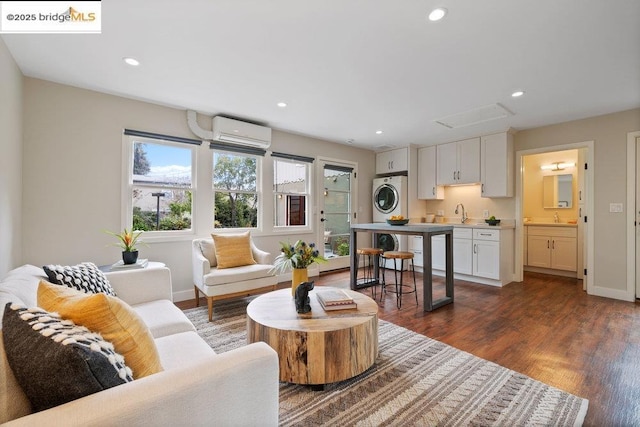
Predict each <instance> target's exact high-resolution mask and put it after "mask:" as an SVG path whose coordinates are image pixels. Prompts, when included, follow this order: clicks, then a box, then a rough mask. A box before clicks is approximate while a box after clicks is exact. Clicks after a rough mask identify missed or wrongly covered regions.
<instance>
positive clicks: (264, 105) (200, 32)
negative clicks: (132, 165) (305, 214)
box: [2, 0, 640, 149]
mask: <svg viewBox="0 0 640 427" xmlns="http://www.w3.org/2000/svg"><path fill="white" fill-rule="evenodd" d="M436 6H443V7H446V8H447V9H448V12H449V13H448V14H447V16H446V17H445V19H444V20H442V21H440V22H437V23H431V22H429V21H428V20H427V19H426V16H427V14H428V12H429V11H430V10H431V9H433V8H434V7H436ZM2 38H3V40H4V41H5V43H6V44H7V46H8V48H9V50H10V51H11V53H12V55H13V57H14V58H15V60H16V62H17V63H18V66H19V67H20V69H21V70H22V72H23V73H24V74H25V75H27V76H30V77H35V78H40V79H45V80H51V81H54V82H59V83H64V84H68V85H72V86H77V87H81V88H87V89H93V90H97V91H100V92H106V93H111V94H116V95H121V96H126V97H130V98H134V99H141V100H146V101H150V102H154V103H159V104H162V105H169V106H173V107H177V108H180V109H185V110H186V109H193V110H197V111H199V112H201V113H203V114H207V115H210V116H213V115H217V114H223V115H227V116H232V117H236V118H240V119H245V120H249V121H255V122H259V123H261V124H266V125H268V126H270V127H272V128H275V129H282V130H287V131H291V132H294V133H300V134H304V135H309V136H313V137H318V138H322V139H326V140H331V141H336V142H341V143H345V142H346V141H347V140H348V139H353V140H354V145H357V146H363V147H368V148H372V149H380V148H383V147H386V146H402V145H407V144H409V143H413V144H419V145H423V144H435V143H441V142H446V141H453V140H457V139H463V138H465V137H470V136H477V135H482V134H488V133H491V132H497V131H502V130H505V129H507V128H509V127H512V128H514V129H517V130H522V129H527V128H532V127H538V126H542V125H547V124H552V123H559V122H563V121H567V120H574V119H580V118H585V117H591V116H596V115H601V114H606V113H611V112H616V111H622V110H628V109H632V108H637V107H640V1H639V0H615V1H610V0H535V1H533V0H483V1H480V0H402V1H392V0H324V1H319V0H270V1H265V0H224V1H221V0H192V1H188V2H178V1H167V0H155V1H151V0H136V1H130V0H129V1H125V0H106V1H103V2H102V34H99V35H95V34H4V35H2ZM126 56H132V57H135V58H137V59H138V60H139V61H140V62H141V65H140V66H139V67H137V68H133V67H130V66H128V65H125V64H124V63H123V61H122V58H123V57H126ZM517 89H521V90H524V91H526V93H525V95H524V96H522V97H520V98H512V97H511V96H510V94H511V93H512V92H513V91H515V90H517ZM279 101H284V102H287V103H288V107H286V108H284V109H283V108H279V107H277V106H276V103H277V102H279ZM495 103H499V104H501V105H502V106H503V107H505V108H506V109H507V110H509V111H510V112H512V113H513V115H511V116H509V117H507V118H501V119H497V120H492V121H488V122H485V123H482V124H477V125H471V126H466V127H461V128H458V129H449V128H446V127H444V126H442V125H440V124H438V123H436V122H435V120H437V119H441V118H444V117H447V116H450V115H453V114H458V113H463V112H467V111H469V110H473V109H476V108H479V107H486V106H489V105H491V104H495ZM185 120H186V114H185ZM378 129H381V130H383V133H382V134H381V135H376V134H375V131H376V130H378ZM148 130H149V131H153V129H148Z"/></svg>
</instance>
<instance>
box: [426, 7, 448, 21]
mask: <svg viewBox="0 0 640 427" xmlns="http://www.w3.org/2000/svg"><path fill="white" fill-rule="evenodd" d="M446 14H447V9H445V8H444V7H438V8H436V9H433V10H432V11H431V13H430V14H429V21H433V22H435V21H439V20H441V19H442V18H444V16H445V15H446Z"/></svg>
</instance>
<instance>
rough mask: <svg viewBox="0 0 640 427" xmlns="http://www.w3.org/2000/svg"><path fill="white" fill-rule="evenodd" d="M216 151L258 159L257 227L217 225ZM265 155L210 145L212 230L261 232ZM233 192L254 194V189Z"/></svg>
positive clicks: (218, 231)
mask: <svg viewBox="0 0 640 427" xmlns="http://www.w3.org/2000/svg"><path fill="white" fill-rule="evenodd" d="M216 153H218V154H227V155H231V156H244V157H252V158H254V159H255V160H256V190H255V194H256V210H257V212H256V226H255V227H223V228H216V227H215V221H216V214H215V203H216V188H215V185H214V183H215V160H214V157H215V155H216ZM263 158H264V156H263V155H260V154H259V153H252V152H249V151H246V152H245V151H240V150H234V149H233V148H230V149H229V150H225V149H224V148H220V147H211V146H210V156H209V159H210V160H211V162H210V163H209V164H210V169H211V182H210V185H211V187H210V188H211V202H210V208H211V212H212V218H213V221H212V223H211V224H210V227H211V229H212V230H214V231H215V232H216V233H227V232H228V233H233V232H238V231H252V232H253V231H255V232H261V231H262V224H263V213H262V212H263V209H262V207H263V204H264V200H263V197H262V194H263V191H262V161H263ZM231 192H233V193H241V194H252V193H253V192H252V191H245V190H233V191H231ZM224 193H226V191H224Z"/></svg>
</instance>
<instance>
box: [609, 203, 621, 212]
mask: <svg viewBox="0 0 640 427" xmlns="http://www.w3.org/2000/svg"><path fill="white" fill-rule="evenodd" d="M609 212H615V213H620V212H622V203H609Z"/></svg>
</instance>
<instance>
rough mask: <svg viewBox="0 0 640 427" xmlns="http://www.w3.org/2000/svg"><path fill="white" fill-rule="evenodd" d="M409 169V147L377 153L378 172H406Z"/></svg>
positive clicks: (381, 173)
mask: <svg viewBox="0 0 640 427" xmlns="http://www.w3.org/2000/svg"><path fill="white" fill-rule="evenodd" d="M408 169H409V149H408V148H407V147H404V148H396V149H395V150H389V151H383V152H381V153H377V154H376V174H380V175H383V174H388V173H396V172H406V171H407V170H408Z"/></svg>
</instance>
